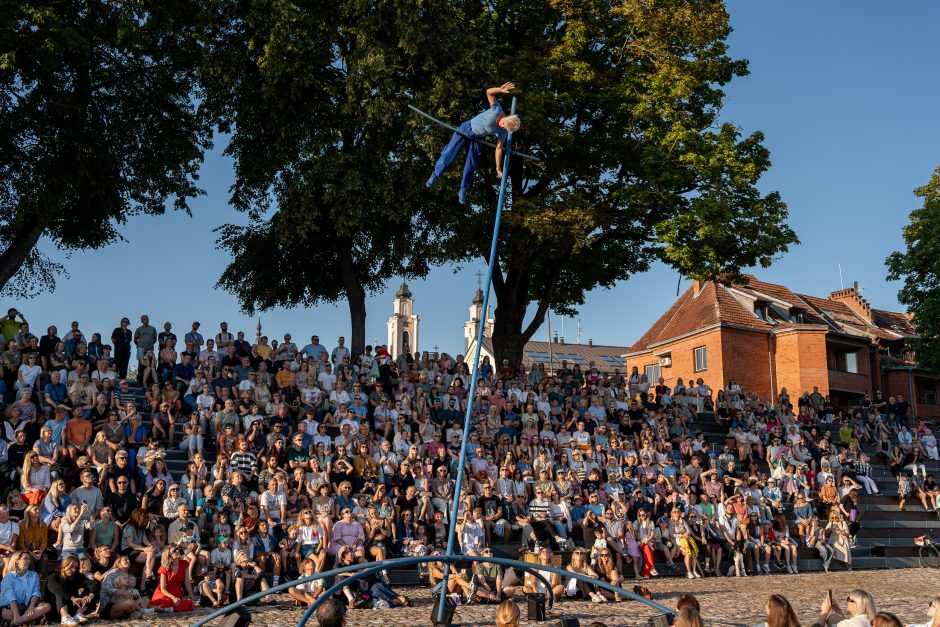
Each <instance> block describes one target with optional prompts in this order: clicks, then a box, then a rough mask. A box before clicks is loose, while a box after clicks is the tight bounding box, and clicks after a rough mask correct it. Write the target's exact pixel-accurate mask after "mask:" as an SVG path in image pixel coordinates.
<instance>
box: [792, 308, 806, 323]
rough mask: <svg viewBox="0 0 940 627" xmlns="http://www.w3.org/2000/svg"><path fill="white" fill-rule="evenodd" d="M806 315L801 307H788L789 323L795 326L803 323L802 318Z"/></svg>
mask: <svg viewBox="0 0 940 627" xmlns="http://www.w3.org/2000/svg"><path fill="white" fill-rule="evenodd" d="M805 313H806V310H805V309H803V308H802V307H790V322H795V323H797V324H802V323H803V316H804V314H805Z"/></svg>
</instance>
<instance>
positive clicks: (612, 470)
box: [0, 309, 938, 625]
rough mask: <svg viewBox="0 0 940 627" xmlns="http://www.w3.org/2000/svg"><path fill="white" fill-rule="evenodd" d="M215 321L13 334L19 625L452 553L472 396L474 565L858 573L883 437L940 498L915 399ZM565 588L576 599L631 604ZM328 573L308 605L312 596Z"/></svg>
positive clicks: (8, 384)
mask: <svg viewBox="0 0 940 627" xmlns="http://www.w3.org/2000/svg"><path fill="white" fill-rule="evenodd" d="M200 328H201V326H200V323H198V322H193V323H192V325H191V328H190V329H189V330H188V331H187V332H186V333H185V334H183V335H182V337H178V336H177V334H176V333H175V332H174V331H173V327H172V325H171V324H170V323H169V322H167V323H165V324H164V325H163V330H162V331H159V332H158V331H157V329H156V328H154V327H153V326H151V325H150V321H149V319H148V317H147V316H141V318H140V325H139V326H137V327H136V328H134V330H133V331H132V330H131V324H130V320H129V319H128V318H124V319H122V320H121V321H120V323H119V325H118V326H117V327H116V328H115V329H114V330H113V332H112V333H111V334H110V337H109V339H110V343H106V342H104V341H103V339H102V337H103V336H102V335H101V333H93V334H91V336H90V338H87V337H86V336H85V334H84V333H83V332H82V330H81V329H80V325H79V323H78V322H72V323H71V325H70V328H69V330H68V331H67V332H66V333H65V334H63V335H62V337H60V336H59V332H58V329H57V328H56V327H55V326H49V327H48V328H46V329H45V335H43V336H42V337H36V336H34V335H32V334H31V332H30V327H29V323H28V322H27V321H26V320H25V319H24V317H23V315H22V314H20V313H19V312H18V311H16V310H15V309H11V310H10V311H9V312H8V315H7V316H6V317H5V318H3V319H2V320H0V334H2V336H3V338H4V345H5V346H6V350H5V351H4V352H3V354H2V364H3V377H2V382H0V385H2V388H0V393H2V395H3V400H4V414H5V415H4V421H3V423H2V426H3V429H2V430H0V471H2V472H0V489H2V490H3V492H4V494H5V497H4V500H3V503H2V504H0V556H2V557H3V559H4V563H5V565H6V568H5V573H6V575H5V576H4V579H3V583H2V587H0V607H3V608H4V609H3V613H4V614H3V615H4V617H6V616H7V615H10V620H12V621H13V622H15V623H17V624H21V623H23V622H29V621H31V620H37V619H39V618H41V617H42V616H43V615H44V614H47V613H50V612H51V613H56V614H58V615H59V619H60V620H61V622H62V623H63V624H65V625H74V624H77V623H81V622H85V621H86V620H87V617H88V616H87V615H93V616H102V617H106V618H118V617H122V616H129V615H133V614H134V613H138V612H142V613H148V612H153V611H155V610H157V611H187V610H190V609H192V608H194V607H196V606H200V605H201V606H209V607H220V606H222V605H223V604H225V603H227V602H228V601H229V600H230V599H232V600H234V599H242V598H244V596H246V595H248V594H251V593H252V592H254V591H258V590H264V589H267V588H268V587H269V586H272V585H278V584H279V583H280V582H281V580H282V579H284V580H286V578H295V577H298V576H300V575H309V574H313V573H317V572H322V571H324V570H327V569H329V568H331V567H333V566H339V565H346V564H353V563H355V562H357V561H381V560H384V559H385V558H387V557H391V556H399V555H403V556H419V555H433V554H436V553H441V552H443V550H444V548H445V545H446V541H447V533H446V530H447V524H448V517H449V515H450V505H451V503H452V498H453V496H454V494H455V493H456V492H457V490H456V486H455V477H456V474H457V473H456V471H457V464H458V458H459V454H460V450H461V445H462V444H463V442H462V439H461V438H462V432H463V427H462V425H463V422H464V415H465V413H466V411H467V408H468V406H469V409H470V415H471V431H470V438H469V442H467V443H466V445H467V447H468V448H467V451H468V462H467V472H466V473H465V485H464V486H463V489H462V498H461V500H460V503H459V510H458V517H459V518H458V521H457V529H458V540H459V543H460V549H461V551H462V552H463V553H464V554H467V555H484V556H485V555H492V554H493V549H494V547H496V546H498V545H504V546H505V545H507V544H510V543H512V544H515V545H517V546H518V548H519V549H520V551H521V552H522V553H523V554H524V555H525V559H528V560H530V561H533V562H540V563H541V564H544V565H553V566H560V567H561V568H564V569H567V570H568V571H570V572H579V573H584V574H588V575H590V576H592V577H596V578H598V579H601V580H603V581H605V582H607V583H610V584H612V585H614V586H622V585H624V583H625V582H626V581H627V580H643V579H647V578H650V577H656V576H658V575H659V572H658V570H657V560H658V561H659V563H660V565H661V566H664V567H665V568H666V569H668V570H669V571H672V572H677V573H684V574H685V576H687V577H689V578H696V577H702V576H704V575H716V576H723V575H726V574H735V575H738V576H747V575H756V574H769V573H771V572H772V570H773V569H777V570H778V571H783V570H785V571H787V572H789V573H796V572H797V559H796V558H797V549H798V547H800V546H807V547H815V548H816V549H817V551H818V554H819V556H820V559H821V560H822V563H823V567H824V568H826V569H827V570H828V568H829V567H830V565H831V563H832V562H833V561H837V562H839V563H841V564H843V565H844V567H846V568H851V547H852V545H853V543H854V536H855V533H856V532H857V529H858V526H859V522H858V521H859V515H858V514H859V505H858V495H859V494H860V492H861V491H862V490H864V491H866V492H869V493H871V492H874V491H876V490H877V485H876V484H875V482H874V481H872V478H871V466H870V463H869V457H868V455H866V454H865V453H863V452H862V450H861V447H862V445H863V444H864V445H866V446H868V447H871V448H873V449H874V450H875V451H876V452H875V453H874V454H875V455H878V456H881V457H883V459H884V461H885V462H886V463H888V464H889V465H890V467H891V468H892V471H894V472H895V474H896V475H897V476H898V482H899V489H900V488H903V489H901V490H900V492H899V494H900V496H901V499H902V500H901V504H902V505H903V504H904V499H905V498H912V497H916V498H917V499H919V500H920V503H921V504H922V505H923V506H924V507H925V508H930V509H933V508H935V507H936V504H937V500H936V499H937V495H938V489H937V487H936V484H935V483H934V482H933V477H932V475H930V474H928V473H926V469H925V467H924V459H926V458H933V459H936V457H937V443H936V438H935V437H934V435H933V433H932V432H931V430H930V428H929V427H928V425H926V424H925V423H923V422H922V421H914V420H913V419H912V416H911V415H910V408H909V406H908V405H907V403H906V402H905V401H904V400H903V399H900V398H897V399H896V398H892V399H888V400H882V399H880V397H876V398H875V399H870V400H869V399H866V401H865V402H864V403H862V405H861V406H859V407H855V408H845V407H835V406H833V405H832V404H831V403H830V402H829V400H828V398H826V397H825V396H823V395H822V394H820V393H819V391H818V390H813V391H812V392H810V391H807V392H805V393H803V394H801V395H799V396H798V397H796V398H791V397H790V396H789V395H788V393H787V391H786V390H782V391H781V393H780V396H779V397H778V398H776V399H762V398H759V397H758V396H757V394H755V393H754V392H751V391H748V390H744V389H742V388H741V387H740V386H739V385H737V383H736V382H735V381H734V380H731V381H729V382H728V384H727V385H723V386H720V387H718V389H714V388H712V387H711V386H710V385H709V384H707V383H705V382H704V381H703V380H702V379H701V378H697V379H695V380H693V378H691V377H690V378H689V379H688V380H687V381H688V382H687V383H686V382H685V381H684V380H683V378H678V379H676V380H675V381H674V382H671V385H666V383H665V382H664V381H663V380H660V381H659V382H657V383H656V384H655V385H651V384H650V383H649V382H648V381H646V379H645V376H644V375H643V374H641V373H639V372H637V371H636V369H634V371H633V372H632V373H630V374H629V375H627V374H621V373H620V372H619V371H618V370H616V369H614V371H613V372H607V371H606V370H609V367H605V371H602V369H601V368H600V367H598V366H597V365H595V364H593V363H592V364H589V365H587V366H586V367H585V368H583V369H582V368H581V367H580V366H579V365H578V364H574V365H571V366H569V364H568V363H567V362H562V364H561V366H560V368H558V369H557V370H556V371H554V372H550V371H549V370H548V369H546V367H545V365H543V364H538V365H537V366H536V367H534V368H533V369H531V370H526V369H525V368H523V367H511V366H510V365H509V364H508V362H507V363H503V364H501V365H500V366H499V367H494V365H492V364H490V363H489V361H488V359H484V362H483V363H482V365H481V368H480V379H479V382H478V385H477V388H476V394H475V396H474V397H473V398H470V397H469V396H468V392H469V388H470V383H471V381H470V372H471V368H470V365H469V364H468V363H467V362H466V361H465V360H464V358H463V356H460V355H458V356H456V357H451V356H450V355H448V354H446V353H440V354H438V353H433V354H429V353H427V352H424V353H413V354H412V353H409V352H408V351H405V352H404V353H402V354H401V355H399V356H396V357H395V358H393V357H392V356H391V355H389V353H388V351H387V350H386V348H385V347H377V348H376V350H375V352H373V349H372V347H366V350H365V352H364V353H363V354H361V355H353V354H352V353H351V351H350V349H349V348H348V347H347V346H346V345H345V342H344V339H343V338H339V339H338V341H337V343H336V345H335V347H333V348H332V349H328V348H327V347H325V346H324V345H322V344H321V343H320V341H319V338H318V337H317V336H316V335H314V336H312V337H311V339H310V342H309V343H307V344H305V345H303V346H302V347H298V345H297V344H296V343H295V342H294V341H293V339H292V337H291V335H290V334H285V335H284V339H283V341H281V342H277V341H271V342H270V343H269V342H268V340H267V338H266V337H262V338H260V339H259V341H257V342H254V343H249V342H248V341H246V340H245V338H244V333H242V332H237V333H232V332H230V331H229V330H228V326H227V324H226V323H224V322H223V323H221V324H220V325H219V329H218V332H217V333H215V334H211V333H207V334H206V336H203V334H202V333H201V331H200ZM7 338H9V339H7ZM132 362H133V363H132ZM135 369H136V379H137V380H136V382H134V381H133V380H131V381H128V378H127V377H128V372H129V371H130V373H131V375H133V373H134V371H135ZM141 387H142V388H143V391H142V394H141ZM141 398H142V399H143V400H141ZM716 423H717V426H716ZM705 424H707V425H711V426H712V427H715V428H717V429H718V430H719V431H720V432H721V436H720V437H719V440H718V442H717V443H716V442H714V441H713V440H710V439H709V438H708V437H706V436H707V434H706V433H705V432H703V431H702V430H701V429H700V428H699V426H700V425H705ZM713 439H714V438H713ZM883 442H886V444H882V443H883ZM171 451H182V453H178V452H174V453H170V452H171ZM180 454H182V455H184V457H183V459H182V460H180V463H181V464H185V468H180V469H178V470H172V469H171V468H174V465H173V461H174V455H180ZM168 461H169V462H170V463H169V464H168ZM791 508H792V511H793V516H792V518H789V517H788V514H787V512H788V511H789V510H790V509H791ZM562 556H564V557H562ZM562 560H564V561H562ZM47 571H49V572H48V574H47ZM441 571H442V566H441V565H440V564H439V563H438V564H435V563H431V564H429V565H428V566H427V567H426V568H423V569H422V573H421V574H422V576H423V577H425V578H427V580H428V581H430V583H432V584H434V585H439V588H438V589H439V591H440V592H441V593H443V594H448V595H452V596H453V597H454V600H455V601H457V602H460V603H501V602H502V601H504V600H505V599H506V598H509V597H511V596H512V595H514V594H516V593H545V592H547V590H546V589H545V584H544V583H543V582H542V581H541V580H540V579H537V578H534V577H532V576H530V575H525V576H519V575H517V574H516V573H514V572H512V569H508V570H507V571H505V572H504V570H503V569H502V568H501V567H499V566H497V565H495V564H489V563H478V564H476V565H475V566H474V567H473V568H471V569H467V570H466V571H464V570H458V571H457V573H456V576H454V577H452V578H451V579H450V581H449V582H448V589H447V590H443V589H442V584H441V582H440V579H441V575H442V572H441ZM40 575H42V576H43V578H44V579H45V581H46V584H47V585H46V586H45V588H46V591H45V592H44V593H40V588H39V576H40ZM544 575H545V578H546V580H547V581H548V582H549V584H548V585H551V586H552V588H553V591H554V593H555V594H556V596H558V597H569V598H583V599H589V600H592V601H594V602H597V603H605V602H613V601H617V600H619V598H620V597H619V595H617V594H614V593H611V592H610V591H608V590H606V589H603V588H599V587H594V586H591V585H587V584H583V583H580V582H578V581H577V580H575V579H573V578H565V577H561V576H559V575H558V574H557V573H551V572H549V571H547V570H546V571H544ZM135 577H139V581H140V585H129V584H132V583H134V579H135ZM323 584H324V582H322V581H315V582H309V583H304V584H299V585H298V586H296V587H294V588H291V589H290V594H291V596H292V597H293V598H294V599H295V601H296V602H297V603H298V604H302V605H307V604H310V603H312V602H314V601H315V600H316V599H317V598H318V597H319V596H320V595H321V594H322V593H323V591H324V589H325V587H324V585H323ZM138 590H142V591H143V593H142V594H140V593H138ZM341 594H342V596H341V600H342V601H343V602H344V603H346V604H347V605H348V606H350V607H363V606H366V605H371V606H375V607H388V606H398V605H408V604H410V600H409V599H408V598H407V597H405V596H403V595H401V594H400V593H398V592H396V591H395V590H393V589H392V588H391V587H390V585H389V580H388V576H387V574H386V573H379V574H376V575H375V576H374V577H372V578H369V579H365V580H362V581H360V582H356V583H354V584H350V585H348V586H345V587H344V588H343V589H342V593H341Z"/></svg>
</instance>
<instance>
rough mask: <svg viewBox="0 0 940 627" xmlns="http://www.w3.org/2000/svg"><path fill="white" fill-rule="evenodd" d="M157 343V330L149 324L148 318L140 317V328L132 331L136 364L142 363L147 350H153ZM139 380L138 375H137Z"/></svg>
mask: <svg viewBox="0 0 940 627" xmlns="http://www.w3.org/2000/svg"><path fill="white" fill-rule="evenodd" d="M156 343H157V329H156V328H155V327H153V326H152V325H151V324H150V316H148V315H146V314H144V315H143V316H141V317H140V326H139V327H137V328H136V329H134V344H136V345H137V362H138V363H140V362H143V361H144V355H145V354H146V353H147V349H150V350H151V351H152V350H153V347H154V346H155V345H156ZM138 380H139V373H138Z"/></svg>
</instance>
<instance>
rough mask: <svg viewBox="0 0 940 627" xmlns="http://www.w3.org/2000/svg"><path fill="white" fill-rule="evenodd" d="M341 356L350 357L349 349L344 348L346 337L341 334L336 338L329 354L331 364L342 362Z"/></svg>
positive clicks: (337, 364)
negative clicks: (334, 345)
mask: <svg viewBox="0 0 940 627" xmlns="http://www.w3.org/2000/svg"><path fill="white" fill-rule="evenodd" d="M343 357H350V352H349V349H348V348H346V338H345V337H343V336H342V335H341V336H339V339H338V340H337V346H336V348H334V349H333V352H332V353H331V354H330V360H331V361H332V362H333V366H334V367H336V366H339V365H340V364H341V363H342V362H343ZM370 365H371V364H370Z"/></svg>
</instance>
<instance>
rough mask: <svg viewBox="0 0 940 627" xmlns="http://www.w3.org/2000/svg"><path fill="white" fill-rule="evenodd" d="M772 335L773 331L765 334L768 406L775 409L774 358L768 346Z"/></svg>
mask: <svg viewBox="0 0 940 627" xmlns="http://www.w3.org/2000/svg"><path fill="white" fill-rule="evenodd" d="M773 336H774V334H773V331H771V332H770V333H768V334H767V374H768V375H769V376H770V408H771V409H777V390H776V388H775V387H774V358H773V349H772V348H771V346H770V342H771V340H772V339H773Z"/></svg>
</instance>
